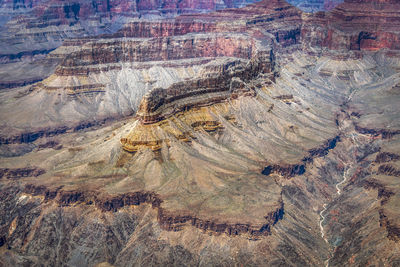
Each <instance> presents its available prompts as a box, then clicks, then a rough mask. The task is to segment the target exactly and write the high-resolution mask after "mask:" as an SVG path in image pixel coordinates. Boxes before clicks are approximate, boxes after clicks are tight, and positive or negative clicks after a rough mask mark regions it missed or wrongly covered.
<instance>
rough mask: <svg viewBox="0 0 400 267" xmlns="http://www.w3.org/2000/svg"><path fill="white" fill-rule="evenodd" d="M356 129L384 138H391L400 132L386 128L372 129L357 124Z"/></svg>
mask: <svg viewBox="0 0 400 267" xmlns="http://www.w3.org/2000/svg"><path fill="white" fill-rule="evenodd" d="M355 130H356V131H357V132H359V133H361V134H368V135H371V136H373V137H380V138H382V139H390V138H392V137H393V136H394V135H398V134H400V130H386V129H370V128H365V127H361V126H359V125H357V124H356V125H355Z"/></svg>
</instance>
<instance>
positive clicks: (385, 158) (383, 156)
mask: <svg viewBox="0 0 400 267" xmlns="http://www.w3.org/2000/svg"><path fill="white" fill-rule="evenodd" d="M399 159H400V155H398V154H395V153H390V152H381V153H379V154H378V155H376V158H375V162H376V163H384V162H390V161H396V160H399Z"/></svg>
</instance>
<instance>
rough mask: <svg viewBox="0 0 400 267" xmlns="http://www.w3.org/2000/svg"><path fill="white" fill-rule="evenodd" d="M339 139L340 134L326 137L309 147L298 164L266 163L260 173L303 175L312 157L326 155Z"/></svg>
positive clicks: (289, 176) (289, 175) (287, 176)
mask: <svg viewBox="0 0 400 267" xmlns="http://www.w3.org/2000/svg"><path fill="white" fill-rule="evenodd" d="M339 141H340V136H336V137H334V138H332V139H328V140H327V141H326V142H325V143H324V144H323V145H321V146H319V147H317V148H313V149H310V150H309V151H308V156H306V157H304V158H303V160H302V163H299V164H273V165H268V166H266V167H265V168H264V169H263V170H262V172H261V173H262V174H264V175H266V176H268V175H270V174H272V173H275V174H278V175H281V176H283V177H285V178H292V177H294V176H296V175H303V174H304V173H305V172H306V167H307V164H310V163H312V162H313V160H314V158H319V157H323V156H326V155H327V154H328V153H329V151H330V150H332V149H334V148H335V147H336V144H337V142H339Z"/></svg>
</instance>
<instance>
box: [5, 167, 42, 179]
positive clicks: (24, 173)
mask: <svg viewBox="0 0 400 267" xmlns="http://www.w3.org/2000/svg"><path fill="white" fill-rule="evenodd" d="M45 172H46V171H45V170H44V169H41V168H37V167H26V168H14V169H9V168H1V169H0V179H10V180H16V179H20V178H23V177H38V176H40V175H42V174H44V173H45Z"/></svg>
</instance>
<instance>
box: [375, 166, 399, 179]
mask: <svg viewBox="0 0 400 267" xmlns="http://www.w3.org/2000/svg"><path fill="white" fill-rule="evenodd" d="M378 173H379V174H385V175H389V176H397V177H400V170H397V169H396V168H395V167H394V166H392V165H390V164H384V165H381V166H379V168H378Z"/></svg>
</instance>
